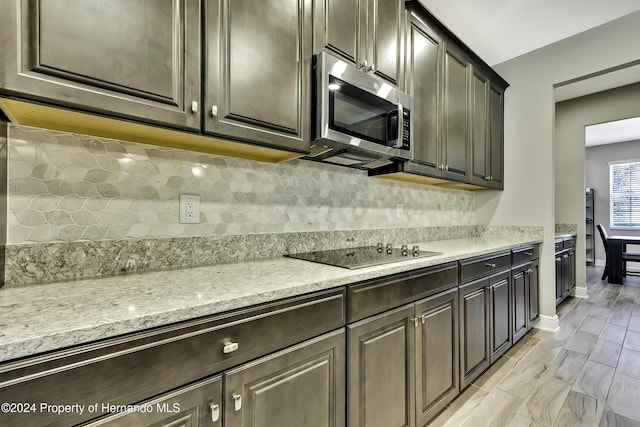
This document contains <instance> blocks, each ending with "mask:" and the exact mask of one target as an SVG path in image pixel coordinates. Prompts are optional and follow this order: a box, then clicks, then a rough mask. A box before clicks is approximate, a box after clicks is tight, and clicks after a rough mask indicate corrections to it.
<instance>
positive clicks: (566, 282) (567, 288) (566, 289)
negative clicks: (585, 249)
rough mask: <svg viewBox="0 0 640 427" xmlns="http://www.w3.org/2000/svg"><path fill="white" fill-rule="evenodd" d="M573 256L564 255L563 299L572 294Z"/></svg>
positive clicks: (567, 253) (566, 253)
mask: <svg viewBox="0 0 640 427" xmlns="http://www.w3.org/2000/svg"><path fill="white" fill-rule="evenodd" d="M570 256H571V255H569V252H565V253H564V254H562V297H563V298H566V296H567V295H569V293H570V292H571V258H570Z"/></svg>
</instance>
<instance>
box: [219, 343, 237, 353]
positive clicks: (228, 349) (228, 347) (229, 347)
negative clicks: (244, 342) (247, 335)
mask: <svg viewBox="0 0 640 427" xmlns="http://www.w3.org/2000/svg"><path fill="white" fill-rule="evenodd" d="M237 349H238V343H237V342H226V343H224V347H222V352H223V353H224V354H228V353H233V352H234V351H236V350H237Z"/></svg>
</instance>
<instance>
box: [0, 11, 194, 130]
mask: <svg viewBox="0 0 640 427" xmlns="http://www.w3.org/2000/svg"><path fill="white" fill-rule="evenodd" d="M0 5H1V6H2V14H1V16H0V28H2V42H1V43H0V58H2V62H0V63H1V64H2V65H1V66H0V89H2V91H3V92H4V93H8V94H10V95H16V96H19V97H21V98H27V99H30V100H34V101H41V102H45V103H50V104H53V105H56V106H63V107H72V108H76V109H80V110H87V111H92V112H97V113H100V114H104V115H108V116H115V117H125V118H131V119H135V120H140V121H143V122H150V123H156V124H163V125H169V126H172V127H177V128H183V129H194V130H197V129H199V128H200V25H201V23H200V2H197V1H186V0H163V1H158V0H140V1H135V2H129V1H126V0H112V1H106V2H105V1H96V0H88V1H81V2H79V1H73V0H57V1H44V0H40V1H36V0H22V1H10V0H2V2H0Z"/></svg>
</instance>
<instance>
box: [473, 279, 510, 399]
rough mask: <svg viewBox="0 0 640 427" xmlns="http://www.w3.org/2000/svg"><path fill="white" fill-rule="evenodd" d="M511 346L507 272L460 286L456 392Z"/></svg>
mask: <svg viewBox="0 0 640 427" xmlns="http://www.w3.org/2000/svg"><path fill="white" fill-rule="evenodd" d="M511 344H512V336H511V271H509V270H507V271H504V272H502V273H496V274H494V275H492V276H489V277H485V278H482V279H478V280H474V281H473V282H470V283H468V284H466V285H462V286H460V389H463V388H465V387H466V386H467V385H469V384H471V382H473V381H474V380H475V379H476V378H477V377H478V376H479V375H480V374H481V373H482V372H484V370H485V369H487V368H488V367H489V366H490V365H491V364H492V363H493V362H495V361H496V360H497V359H498V358H499V357H500V356H501V355H502V354H503V353H504V352H505V351H507V350H508V349H509V348H510V347H511Z"/></svg>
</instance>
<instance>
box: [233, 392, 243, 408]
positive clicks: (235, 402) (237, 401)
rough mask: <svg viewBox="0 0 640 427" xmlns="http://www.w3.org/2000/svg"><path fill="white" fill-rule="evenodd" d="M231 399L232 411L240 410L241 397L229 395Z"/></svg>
mask: <svg viewBox="0 0 640 427" xmlns="http://www.w3.org/2000/svg"><path fill="white" fill-rule="evenodd" d="M231 399H233V409H235V410H236V411H239V410H240V409H242V396H240V395H239V394H237V393H233V395H231Z"/></svg>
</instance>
